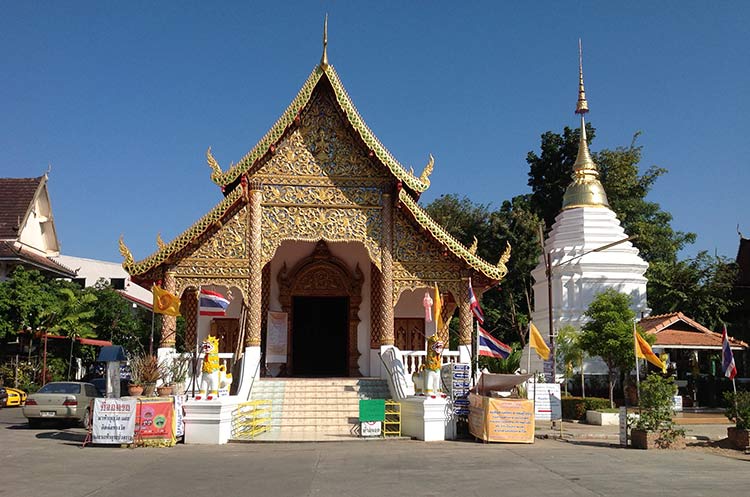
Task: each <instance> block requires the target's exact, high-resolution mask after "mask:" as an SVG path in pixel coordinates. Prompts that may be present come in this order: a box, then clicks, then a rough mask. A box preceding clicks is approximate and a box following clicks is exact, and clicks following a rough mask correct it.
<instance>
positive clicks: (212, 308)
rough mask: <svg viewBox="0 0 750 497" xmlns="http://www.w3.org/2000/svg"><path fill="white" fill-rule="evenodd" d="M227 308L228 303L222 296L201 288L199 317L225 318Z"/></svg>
mask: <svg viewBox="0 0 750 497" xmlns="http://www.w3.org/2000/svg"><path fill="white" fill-rule="evenodd" d="M227 307H229V301H228V300H227V298H226V297H224V296H223V295H222V294H220V293H216V292H212V291H210V290H204V289H202V288H201V294H200V315H201V316H226V315H227Z"/></svg>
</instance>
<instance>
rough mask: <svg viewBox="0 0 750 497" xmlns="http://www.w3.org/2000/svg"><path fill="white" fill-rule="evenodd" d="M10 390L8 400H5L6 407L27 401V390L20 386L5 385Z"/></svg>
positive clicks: (6, 389) (20, 404)
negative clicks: (21, 388)
mask: <svg viewBox="0 0 750 497" xmlns="http://www.w3.org/2000/svg"><path fill="white" fill-rule="evenodd" d="M5 391H6V392H8V400H6V401H5V406H6V407H17V406H22V405H24V403H25V402H26V392H24V391H23V390H19V389H18V388H11V387H5Z"/></svg>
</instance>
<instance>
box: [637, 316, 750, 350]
mask: <svg viewBox="0 0 750 497" xmlns="http://www.w3.org/2000/svg"><path fill="white" fill-rule="evenodd" d="M638 324H639V325H640V326H641V328H643V331H645V332H646V333H653V334H654V335H656V342H655V343H654V346H656V347H658V346H663V347H682V348H691V347H700V348H704V347H711V348H717V349H720V348H721V333H716V332H713V331H711V330H709V329H708V328H706V327H705V326H703V325H702V324H700V323H698V322H697V321H694V320H692V319H690V318H689V317H687V316H685V315H684V314H683V313H681V312H671V313H669V314H661V315H658V316H649V317H647V318H643V319H641V320H640V321H639V322H638ZM729 343H730V344H731V345H732V347H741V348H747V344H746V343H745V342H743V341H741V340H736V339H734V338H732V337H729Z"/></svg>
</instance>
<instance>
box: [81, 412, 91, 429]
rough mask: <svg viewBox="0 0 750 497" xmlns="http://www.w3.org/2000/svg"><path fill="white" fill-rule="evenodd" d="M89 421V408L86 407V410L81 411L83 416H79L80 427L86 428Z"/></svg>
mask: <svg viewBox="0 0 750 497" xmlns="http://www.w3.org/2000/svg"><path fill="white" fill-rule="evenodd" d="M90 423H91V409H90V408H88V407H87V408H86V412H84V413H83V417H82V418H81V421H80V422H79V424H80V426H81V428H88V427H89V424H90Z"/></svg>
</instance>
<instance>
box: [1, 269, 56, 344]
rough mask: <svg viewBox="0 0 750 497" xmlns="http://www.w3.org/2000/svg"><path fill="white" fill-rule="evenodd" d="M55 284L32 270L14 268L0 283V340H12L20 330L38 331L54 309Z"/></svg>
mask: <svg viewBox="0 0 750 497" xmlns="http://www.w3.org/2000/svg"><path fill="white" fill-rule="evenodd" d="M55 288H57V282H55V281H48V280H47V279H46V278H45V277H44V276H43V275H42V273H40V272H39V271H37V270H35V269H25V268H24V267H22V266H18V267H16V268H15V269H14V270H13V272H12V273H11V275H10V278H8V279H7V280H6V281H3V282H0V340H3V341H5V340H6V339H7V338H12V337H14V336H15V335H16V334H17V333H18V332H19V331H21V330H27V329H28V330H37V329H39V328H40V327H41V326H42V325H43V323H44V317H43V316H46V315H47V314H49V311H50V309H51V308H52V307H53V306H55V305H56V302H57V300H58V296H57V295H56V293H55Z"/></svg>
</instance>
